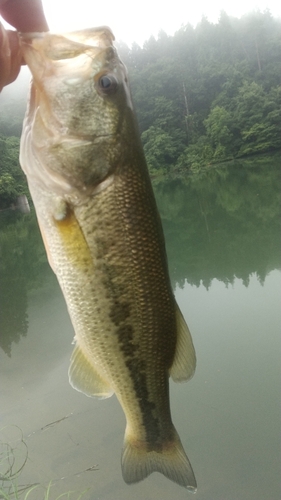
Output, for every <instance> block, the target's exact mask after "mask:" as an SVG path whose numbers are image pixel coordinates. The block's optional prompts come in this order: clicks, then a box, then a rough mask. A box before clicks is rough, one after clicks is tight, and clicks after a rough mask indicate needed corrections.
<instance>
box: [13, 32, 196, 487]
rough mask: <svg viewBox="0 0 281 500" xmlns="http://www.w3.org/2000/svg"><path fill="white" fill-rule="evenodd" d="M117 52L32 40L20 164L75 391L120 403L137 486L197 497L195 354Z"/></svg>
mask: <svg viewBox="0 0 281 500" xmlns="http://www.w3.org/2000/svg"><path fill="white" fill-rule="evenodd" d="M112 42H113V35H112V33H111V31H110V30H109V29H108V28H96V29H91V30H86V31H81V32H74V33H69V34H66V35H54V34H51V33H45V34H27V35H22V38H21V43H22V51H23V54H24V57H25V60H26V62H27V64H28V66H29V68H30V70H31V72H32V75H33V84H32V90H31V95H30V104H29V106H28V109H27V113H26V117H25V121H24V126H23V133H22V138H21V154H20V161H21V165H22V168H23V170H24V171H25V173H26V175H27V180H28V184H29V188H30V192H31V195H32V198H33V201H34V205H35V209H36V213H37V218H38V222H39V226H40V230H41V232H42V236H43V240H44V244H45V247H46V250H47V254H48V258H49V262H50V264H51V266H52V268H53V270H54V272H55V273H56V275H57V278H58V281H59V284H60V286H61V289H62V292H63V294H64V297H65V300H66V304H67V307H68V311H69V314H70V317H71V320H72V323H73V327H74V330H75V343H76V345H75V348H74V351H73V354H72V357H71V361H70V368H69V380H70V383H71V384H72V386H73V387H74V388H75V389H77V390H79V391H81V392H83V393H85V394H86V395H87V396H93V397H99V398H105V397H109V396H111V395H112V394H113V393H115V394H116V396H117V398H118V400H119V402H120V404H121V406H122V408H123V410H124V413H125V416H126V431H125V438H124V445H123V451H122V458H121V465H122V474H123V478H124V480H125V481H126V482H127V483H128V484H130V483H134V482H138V481H140V480H142V479H144V478H145V477H146V476H148V475H149V474H151V473H152V472H154V471H158V472H161V473H162V474H164V475H165V476H167V477H168V478H169V479H171V480H173V481H175V482H177V483H178V484H180V485H182V486H184V487H186V488H188V489H189V490H190V491H192V492H194V491H196V480H195V477H194V474H193V471H192V468H191V465H190V463H189V460H188V458H187V456H186V454H185V451H184V449H183V447H182V444H181V442H180V438H179V436H178V434H177V432H176V430H175V428H174V426H173V423H172V419H171V412H170V401H169V377H170V376H171V377H172V378H173V379H174V380H175V381H181V380H188V379H189V378H190V377H191V376H192V375H193V373H194V370H195V363H196V358H195V352H194V348H193V344H192V339H191V336H190V333H189V330H188V327H187V325H186V323H185V321H184V319H183V317H182V315H181V312H180V311H179V308H178V306H177V304H176V302H175V298H174V295H173V291H172V288H171V284H170V280H169V273H168V266H167V258H166V251H165V242H164V236H163V230H162V226H161V222H160V217H159V214H158V211H157V207H156V202H155V199H154V195H153V190H152V186H151V182H150V178H149V175H148V170H147V165H146V162H145V157H144V154H143V150H142V146H141V143H140V138H139V133H138V129H137V125H136V119H135V115H134V111H133V106H132V101H131V97H130V90H129V87H128V80H127V74H126V69H125V67H124V65H123V64H122V62H121V61H120V59H119V58H118V55H117V52H116V49H115V48H114V46H113V43H112ZM104 78H106V79H104Z"/></svg>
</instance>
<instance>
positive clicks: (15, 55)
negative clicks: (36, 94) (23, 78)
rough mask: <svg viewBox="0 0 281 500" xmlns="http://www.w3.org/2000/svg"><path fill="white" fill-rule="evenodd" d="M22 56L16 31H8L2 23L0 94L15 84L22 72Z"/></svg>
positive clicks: (0, 33)
mask: <svg viewBox="0 0 281 500" xmlns="http://www.w3.org/2000/svg"><path fill="white" fill-rule="evenodd" d="M21 61H22V54H21V50H20V44H19V38H18V34H17V32H16V31H7V30H5V29H4V28H3V26H2V25H1V23H0V68H1V70H0V92H1V90H2V88H3V87H4V86H5V85H8V84H9V83H11V82H13V81H14V80H15V79H16V78H17V76H18V74H19V71H20V67H21Z"/></svg>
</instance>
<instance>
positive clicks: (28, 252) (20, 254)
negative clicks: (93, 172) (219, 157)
mask: <svg viewBox="0 0 281 500" xmlns="http://www.w3.org/2000/svg"><path fill="white" fill-rule="evenodd" d="M254 167H255V168H253V166H252V167H251V166H249V165H247V166H246V167H245V166H243V164H242V163H238V164H237V163H236V164H233V165H232V166H222V167H219V168H217V169H212V170H210V171H207V172H204V173H203V174H201V175H197V176H195V175H193V176H191V177H185V178H183V179H176V180H172V181H165V182H160V183H158V184H155V186H154V189H155V194H156V198H157V203H158V207H159V210H160V213H161V218H162V221H163V226H164V231H165V236H166V245H167V254H168V260H169V269H170V275H171V280H172V284H173V287H174V288H175V287H176V285H180V286H183V285H184V283H185V282H186V281H187V282H188V283H189V284H191V285H196V286H199V284H200V283H201V282H202V283H203V284H204V286H205V287H206V288H207V289H208V288H209V286H210V284H211V282H212V280H214V279H217V280H220V281H223V282H224V283H225V284H226V285H228V284H232V283H233V282H234V280H235V278H240V279H242V281H243V283H244V285H245V286H247V285H248V283H249V279H250V276H251V275H252V274H253V273H256V275H257V277H258V279H259V281H260V282H261V283H263V282H264V279H265V276H266V275H267V274H268V273H269V272H270V271H271V270H273V269H279V268H280V267H281V254H280V245H281V240H280V237H281V235H280V230H279V222H280V191H279V185H280V169H279V162H277V161H276V162H275V163H274V162H273V163H271V165H270V168H269V166H268V163H265V164H263V163H261V165H255V166H254ZM0 223H1V232H0V251H1V262H0V304H1V315H0V332H1V335H0V347H2V349H3V350H4V352H5V353H6V354H8V355H9V356H10V355H11V347H12V342H15V343H17V342H18V341H19V339H20V337H21V336H25V335H26V333H27V328H28V317H27V307H28V301H27V292H28V291H30V290H31V289H34V288H36V287H39V286H40V285H42V283H43V282H44V281H45V280H46V278H47V276H49V275H50V270H49V268H48V264H47V261H46V256H45V251H44V248H43V244H42V241H41V236H40V234H39V230H38V226H37V222H36V218H35V214H34V212H33V213H32V214H31V215H27V216H25V215H22V214H19V213H15V212H9V213H7V212H5V213H2V214H1V219H0Z"/></svg>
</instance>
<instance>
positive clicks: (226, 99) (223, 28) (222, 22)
mask: <svg viewBox="0 0 281 500" xmlns="http://www.w3.org/2000/svg"><path fill="white" fill-rule="evenodd" d="M118 49H119V52H120V55H121V58H122V60H123V61H124V62H125V64H126V65H127V67H128V71H129V77H130V82H131V88H132V94H133V100H134V104H135V107H136V110H137V116H138V121H139V127H140V133H141V138H142V141H143V145H144V150H145V154H146V158H147V161H148V166H149V169H150V172H151V173H153V174H155V173H158V172H170V171H173V170H180V171H182V172H186V171H188V170H191V171H197V170H200V169H202V168H203V167H205V166H208V165H210V164H214V163H218V162H220V161H225V160H228V159H232V158H239V157H243V156H247V155H252V154H257V153H265V152H269V151H274V150H277V149H280V148H281V86H280V75H281V20H278V19H274V18H273V17H272V16H271V14H270V12H269V11H265V12H264V13H260V12H256V13H251V14H249V15H247V16H244V17H242V18H241V19H236V18H231V17H229V16H228V15H227V14H225V13H223V12H222V13H221V16H220V19H219V21H218V23H217V24H212V23H210V22H209V21H208V20H207V19H206V18H203V19H202V20H201V22H200V23H199V24H198V25H197V26H196V27H195V28H194V27H192V26H191V25H185V26H182V27H181V28H180V29H179V30H178V31H177V32H176V33H175V35H174V36H168V35H167V34H166V33H164V32H161V33H159V36H158V38H157V40H156V39H155V38H153V37H152V38H150V39H149V40H148V41H147V42H146V43H145V44H144V46H143V48H141V47H139V46H138V45H136V44H134V45H133V46H132V47H131V48H129V47H127V46H126V45H125V44H119V45H118ZM25 105H26V104H25V98H24V99H23V98H21V99H20V100H19V99H18V100H17V98H16V97H15V99H14V101H9V102H4V103H3V102H2V104H1V103H0V208H3V207H5V206H8V205H9V204H10V203H11V202H12V201H13V200H14V199H15V198H16V197H17V196H18V195H20V194H23V193H26V192H27V187H26V182H25V178H24V174H23V173H22V172H21V170H20V166H19V163H18V160H17V158H18V144H19V141H18V139H16V138H13V137H10V136H16V137H17V138H18V137H19V136H20V132H21V124H22V120H23V114H24V108H25Z"/></svg>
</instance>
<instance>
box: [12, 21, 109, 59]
mask: <svg viewBox="0 0 281 500" xmlns="http://www.w3.org/2000/svg"><path fill="white" fill-rule="evenodd" d="M19 36H20V42H21V45H22V49H23V53H24V56H25V55H26V52H27V51H28V50H29V49H30V48H32V49H34V50H35V51H36V50H38V51H40V52H43V53H44V55H45V56H46V57H47V58H48V59H51V60H53V61H55V60H57V61H58V60H63V59H70V58H73V57H76V56H78V55H80V54H81V53H85V50H87V48H89V49H91V50H92V51H94V54H95V52H97V53H99V52H100V51H103V50H105V49H107V48H109V47H112V46H113V41H114V40H115V37H114V35H113V33H112V31H111V29H110V28H109V27H108V26H101V27H98V28H88V29H84V30H79V31H72V32H67V33H63V34H62V35H57V34H54V33H52V32H50V31H48V32H45V33H37V32H34V33H19ZM95 49H96V50H95Z"/></svg>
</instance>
